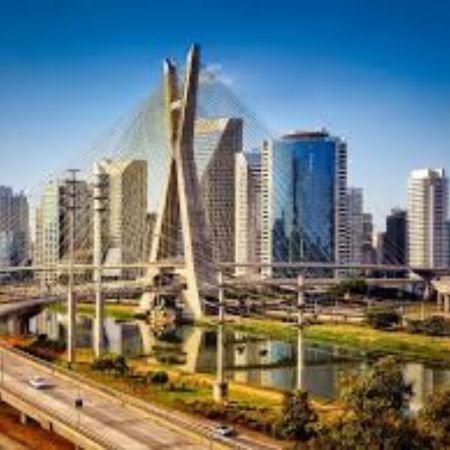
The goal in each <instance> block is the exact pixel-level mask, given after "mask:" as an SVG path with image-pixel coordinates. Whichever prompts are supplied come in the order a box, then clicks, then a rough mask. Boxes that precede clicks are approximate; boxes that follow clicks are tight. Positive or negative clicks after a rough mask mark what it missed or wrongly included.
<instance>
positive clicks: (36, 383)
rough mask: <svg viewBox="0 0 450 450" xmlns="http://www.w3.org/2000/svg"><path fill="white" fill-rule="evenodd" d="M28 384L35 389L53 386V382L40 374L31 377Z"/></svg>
mask: <svg viewBox="0 0 450 450" xmlns="http://www.w3.org/2000/svg"><path fill="white" fill-rule="evenodd" d="M28 384H29V385H30V386H32V387H34V388H35V389H49V388H51V387H53V384H51V383H50V382H49V381H48V380H46V379H45V378H42V377H39V376H33V377H31V378H29V379H28Z"/></svg>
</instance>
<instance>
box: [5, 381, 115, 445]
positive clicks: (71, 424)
mask: <svg viewBox="0 0 450 450" xmlns="http://www.w3.org/2000/svg"><path fill="white" fill-rule="evenodd" d="M0 390H1V391H2V392H8V393H9V395H11V396H13V397H16V398H18V399H19V400H20V401H22V402H23V403H26V404H28V405H31V407H33V408H36V409H37V410H41V408H42V405H40V404H39V402H38V401H36V400H34V399H32V398H30V397H28V396H26V395H24V394H23V393H21V392H20V391H19V390H16V389H14V388H13V387H12V386H11V385H6V383H5V382H4V380H3V382H2V383H1V384H0ZM22 412H23V413H24V414H26V412H25V411H22ZM41 414H43V415H45V416H46V417H48V418H49V419H50V420H51V421H55V422H59V423H60V424H62V425H63V426H66V427H68V428H70V429H72V430H73V431H75V432H76V433H79V434H80V435H82V436H83V437H84V438H86V439H88V440H90V441H92V442H94V443H95V444H97V445H99V446H100V447H102V448H106V449H110V450H123V449H122V448H121V447H118V446H117V445H116V444H114V443H113V442H111V441H109V440H108V439H106V438H105V437H104V436H102V435H100V434H97V433H94V432H92V431H91V430H89V429H88V428H86V427H84V426H83V425H81V424H80V423H78V422H77V421H76V420H71V419H69V418H68V417H65V416H63V415H62V414H58V413H57V412H55V411H50V410H47V411H45V413H41Z"/></svg>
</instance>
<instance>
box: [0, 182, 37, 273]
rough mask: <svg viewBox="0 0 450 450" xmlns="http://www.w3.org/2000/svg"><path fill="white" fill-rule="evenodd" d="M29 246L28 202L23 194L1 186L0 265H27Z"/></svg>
mask: <svg viewBox="0 0 450 450" xmlns="http://www.w3.org/2000/svg"><path fill="white" fill-rule="evenodd" d="M29 246H30V233H29V208H28V200H27V198H26V197H25V195H24V194H23V193H18V194H15V193H14V192H13V190H12V189H11V188H9V187H6V186H0V265H3V266H16V265H20V264H26V263H27V260H28V258H29V256H30V255H29Z"/></svg>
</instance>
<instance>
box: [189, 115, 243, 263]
mask: <svg viewBox="0 0 450 450" xmlns="http://www.w3.org/2000/svg"><path fill="white" fill-rule="evenodd" d="M242 132H243V130H242V120H241V119H238V118H200V119H197V121H196V125H195V145H194V157H195V164H196V168H197V174H198V177H199V182H200V188H201V192H202V196H203V201H204V206H205V211H206V219H207V221H208V226H209V230H210V232H211V240H212V247H213V258H214V259H215V261H223V262H230V261H234V258H235V244H234V240H235V197H236V187H235V181H236V178H235V165H236V162H235V157H236V154H237V153H240V152H241V151H242Z"/></svg>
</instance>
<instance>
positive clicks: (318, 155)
mask: <svg viewBox="0 0 450 450" xmlns="http://www.w3.org/2000/svg"><path fill="white" fill-rule="evenodd" d="M261 206H262V262H264V263H274V262H284V261H286V262H287V261H293V262H295V261H304V262H313V261H315V262H339V263H344V262H348V259H349V244H348V238H349V236H348V216H347V209H348V204H347V146H346V144H345V142H343V141H342V140H341V139H339V138H337V137H334V136H331V135H330V134H329V133H328V132H327V131H318V132H295V133H291V134H287V135H284V136H282V137H281V138H279V139H276V140H274V141H272V142H270V143H268V142H266V143H265V144H264V146H263V153H262V205H261ZM264 273H265V274H266V275H271V274H272V271H271V270H265V271H264Z"/></svg>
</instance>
